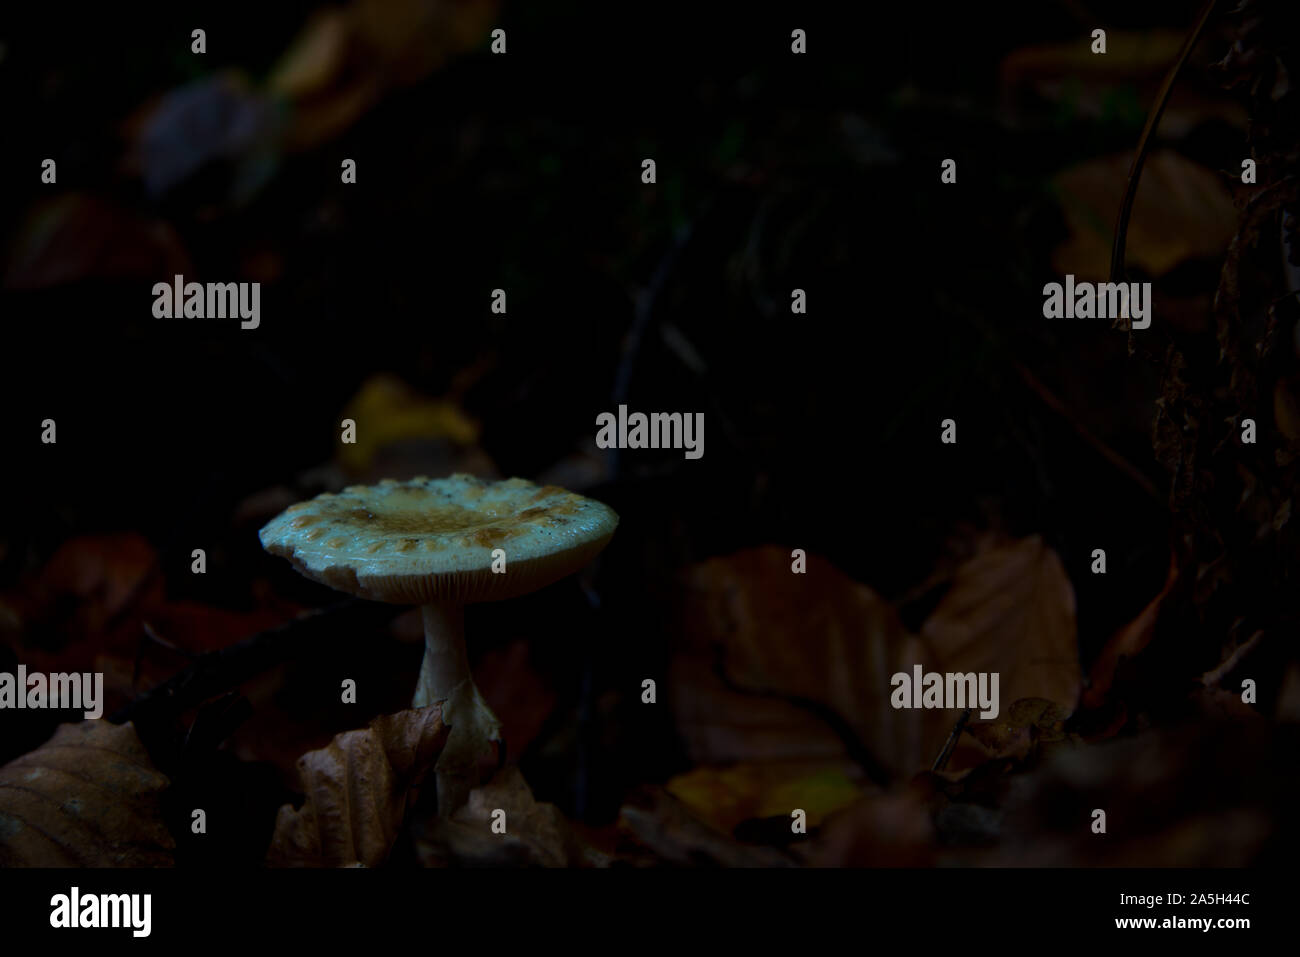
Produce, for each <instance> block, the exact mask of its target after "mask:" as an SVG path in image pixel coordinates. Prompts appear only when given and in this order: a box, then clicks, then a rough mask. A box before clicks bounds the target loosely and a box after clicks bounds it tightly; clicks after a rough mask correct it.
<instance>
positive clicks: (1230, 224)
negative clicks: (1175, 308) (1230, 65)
mask: <svg viewBox="0 0 1300 957" xmlns="http://www.w3.org/2000/svg"><path fill="white" fill-rule="evenodd" d="M1132 159H1133V158H1132V156H1131V155H1129V154H1128V153H1121V154H1118V155H1112V156H1105V157H1101V158H1099V159H1092V160H1088V161H1086V162H1083V163H1080V164H1078V165H1076V166H1072V167H1070V168H1069V169H1066V170H1063V171H1062V172H1060V173H1057V174H1056V176H1054V177H1053V179H1052V187H1053V189H1054V190H1055V192H1056V194H1057V196H1058V198H1059V199H1060V202H1061V205H1062V208H1063V210H1064V212H1065V220H1066V225H1067V228H1068V229H1069V230H1070V236H1069V239H1067V240H1066V241H1065V242H1064V243H1063V244H1062V245H1061V246H1059V247H1058V248H1057V249H1056V250H1055V251H1054V252H1053V254H1052V268H1053V269H1054V270H1055V271H1056V272H1057V273H1059V274H1061V275H1065V274H1066V273H1073V274H1074V275H1075V277H1076V278H1077V279H1079V280H1088V281H1105V280H1107V279H1109V278H1110V256H1111V244H1112V242H1113V240H1114V230H1115V220H1116V217H1117V216H1118V215H1119V208H1120V203H1121V202H1122V200H1123V197H1124V189H1125V186H1126V185H1127V182H1128V171H1129V166H1130V164H1131V163H1132ZM1236 223H1237V212H1236V208H1235V207H1234V206H1233V203H1232V193H1231V192H1230V191H1229V189H1228V187H1227V186H1226V185H1225V184H1224V182H1223V179H1222V177H1220V176H1218V175H1216V174H1215V173H1213V172H1211V171H1210V170H1208V169H1206V168H1205V167H1203V166H1201V165H1200V164H1198V163H1194V162H1192V161H1191V160H1189V159H1186V158H1185V157H1183V156H1181V155H1180V154H1178V153H1175V152H1173V151H1172V150H1158V151H1156V152H1153V153H1152V154H1151V155H1150V156H1148V157H1147V160H1146V164H1145V166H1144V167H1143V169H1142V181H1141V183H1140V184H1139V186H1138V192H1137V197H1136V199H1135V200H1134V203H1133V213H1132V217H1131V218H1130V220H1129V227H1128V238H1127V240H1126V243H1125V248H1126V256H1127V260H1128V262H1129V263H1130V264H1132V265H1134V266H1137V267H1139V268H1140V269H1142V271H1143V272H1145V273H1146V274H1147V275H1148V276H1151V277H1152V278H1155V279H1158V278H1160V277H1161V276H1163V275H1165V274H1166V273H1168V272H1169V271H1171V270H1172V269H1173V268H1174V267H1175V266H1177V265H1179V264H1180V263H1183V262H1185V261H1187V260H1190V259H1219V258H1222V256H1223V255H1224V253H1225V252H1226V251H1227V248H1228V243H1229V242H1231V241H1232V237H1233V232H1234V230H1235V228H1236Z"/></svg>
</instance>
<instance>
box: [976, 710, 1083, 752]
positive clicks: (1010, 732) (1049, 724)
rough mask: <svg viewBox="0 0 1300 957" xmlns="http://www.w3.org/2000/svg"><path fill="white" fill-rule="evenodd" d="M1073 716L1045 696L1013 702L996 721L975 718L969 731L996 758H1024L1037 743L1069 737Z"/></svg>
mask: <svg viewBox="0 0 1300 957" xmlns="http://www.w3.org/2000/svg"><path fill="white" fill-rule="evenodd" d="M1068 717H1069V715H1068V714H1067V713H1066V712H1065V711H1064V710H1063V709H1061V708H1060V707H1059V706H1057V705H1055V704H1053V703H1052V702H1050V701H1045V700H1044V699H1042V698H1025V699H1023V700H1020V701H1016V702H1013V703H1012V705H1011V707H1009V708H1006V709H1004V710H1003V713H1002V716H1001V717H999V718H998V719H997V720H996V721H972V722H971V723H970V724H969V725H967V726H966V731H967V732H968V733H969V734H970V736H971V737H972V738H974V739H975V740H976V741H978V742H979V743H980V744H981V745H983V746H984V748H985V749H986V750H987V751H988V753H989V756H990V757H995V758H1004V757H1011V758H1023V757H1025V756H1026V755H1027V754H1028V753H1029V752H1030V750H1032V748H1033V746H1034V744H1035V743H1037V742H1040V741H1041V742H1044V743H1051V742H1056V741H1064V740H1065V727H1064V724H1065V719H1066V718H1068Z"/></svg>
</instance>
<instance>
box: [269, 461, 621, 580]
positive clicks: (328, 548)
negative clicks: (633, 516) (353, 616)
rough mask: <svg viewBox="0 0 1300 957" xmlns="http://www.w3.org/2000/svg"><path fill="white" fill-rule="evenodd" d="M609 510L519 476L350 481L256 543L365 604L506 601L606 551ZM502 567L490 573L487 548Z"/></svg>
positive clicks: (294, 512) (281, 520)
mask: <svg viewBox="0 0 1300 957" xmlns="http://www.w3.org/2000/svg"><path fill="white" fill-rule="evenodd" d="M617 525H618V515H617V514H615V512H614V510H613V509H611V508H609V507H608V506H607V505H602V504H601V503H600V502H597V501H594V500H592V499H589V498H583V497H582V496H581V495H575V494H574V493H573V492H568V491H565V490H564V489H562V488H558V487H557V486H554V485H546V486H541V487H539V486H537V485H534V484H533V483H532V482H527V481H525V480H523V479H518V478H513V479H508V480H507V481H504V482H485V481H483V480H481V479H477V478H474V477H473V476H470V475H453V476H451V477H450V478H441V479H428V478H425V477H423V476H420V477H417V478H414V479H411V480H410V481H406V482H398V481H395V480H393V479H384V480H383V481H382V482H380V483H379V484H378V485H352V486H349V487H348V488H345V489H344V490H343V491H342V492H338V493H333V492H326V493H325V494H323V495H318V496H316V497H315V498H313V499H311V500H309V501H306V502H299V503H298V504H297V505H291V506H289V507H288V508H287V509H285V510H284V511H283V512H281V513H280V514H279V515H277V516H276V517H275V518H273V519H272V520H271V521H270V522H268V523H267V524H266V526H265V527H264V528H263V529H262V530H261V532H260V533H259V537H260V538H261V540H262V547H263V548H265V549H266V550H267V551H268V552H270V553H271V554H273V555H279V556H281V557H283V558H287V559H289V561H291V562H293V564H294V567H295V568H297V569H298V571H299V572H300V573H301V574H303V575H305V576H306V577H308V578H310V579H312V580H313V581H318V582H321V583H322V584H325V585H329V586H330V587H331V588H335V589H337V590H339V591H342V592H348V593H349V594H353V595H357V596H359V597H362V598H369V599H371V600H373V601H384V602H392V603H395V604H404V605H425V604H430V603H443V602H447V603H457V604H465V603H469V602H479V601H495V600H497V599H501V598H512V597H514V596H516V595H523V594H526V593H528V592H531V591H534V590H536V589H538V588H541V587H542V586H544V585H549V584H550V583H551V582H553V581H558V580H559V579H561V578H563V577H565V576H566V575H569V574H572V573H573V572H575V571H577V570H578V569H579V568H581V567H582V566H583V565H585V564H587V562H589V561H591V559H592V558H594V557H595V555H596V553H597V552H599V551H600V550H601V549H602V548H604V547H605V544H606V543H607V542H608V541H609V539H610V537H611V536H612V535H613V534H614V528H615V526H617ZM497 548H500V549H503V550H504V551H505V558H506V564H505V571H504V572H502V573H496V572H493V571H492V565H493V559H492V552H493V550H494V549H497Z"/></svg>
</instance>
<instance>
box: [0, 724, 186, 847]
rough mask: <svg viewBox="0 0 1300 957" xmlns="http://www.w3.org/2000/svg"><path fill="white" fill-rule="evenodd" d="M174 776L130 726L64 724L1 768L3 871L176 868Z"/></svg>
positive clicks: (0, 795) (0, 822)
mask: <svg viewBox="0 0 1300 957" xmlns="http://www.w3.org/2000/svg"><path fill="white" fill-rule="evenodd" d="M169 783H170V782H168V780H167V777H166V776H165V775H164V774H162V773H161V772H159V771H158V770H157V769H156V768H154V767H153V765H152V764H151V763H150V761H149V755H148V753H147V752H146V751H145V749H144V745H142V744H141V743H140V739H139V737H137V735H136V733H135V728H134V727H133V726H132V725H131V724H130V723H127V724H122V725H116V724H110V723H109V722H107V721H83V722H78V723H76V724H61V725H59V727H58V729H57V730H56V731H55V732H54V736H53V737H52V738H50V740H49V741H47V742H45V744H43V745H41V746H40V747H39V748H37V749H36V750H35V751H31V752H29V753H27V754H24V755H23V756H22V757H19V758H15V759H14V760H13V761H10V762H9V763H8V764H6V765H5V766H4V767H0V867H170V866H171V865H172V864H173V853H174V851H175V848H176V845H175V842H174V841H173V840H172V836H171V834H170V833H169V832H168V830H167V827H166V826H165V825H164V823H163V816H162V805H161V797H162V792H163V791H165V790H166V789H167V787H168V786H169Z"/></svg>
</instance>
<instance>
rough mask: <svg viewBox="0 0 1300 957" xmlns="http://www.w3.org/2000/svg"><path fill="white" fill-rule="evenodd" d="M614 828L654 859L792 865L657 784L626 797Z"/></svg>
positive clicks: (779, 853) (723, 864) (690, 863)
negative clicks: (694, 812)
mask: <svg viewBox="0 0 1300 957" xmlns="http://www.w3.org/2000/svg"><path fill="white" fill-rule="evenodd" d="M618 829H619V832H620V833H621V834H623V835H624V836H625V837H626V838H628V839H629V840H631V841H633V842H635V843H636V844H639V845H641V846H643V847H645V848H647V849H648V850H650V851H651V852H652V853H653V854H654V856H655V858H656V859H657V860H658V861H662V862H665V863H669V864H675V865H679V866H700V865H712V866H715V867H718V866H720V867H793V866H794V865H795V864H796V863H797V862H796V860H795V859H794V858H793V857H791V856H789V855H788V854H786V853H784V852H783V851H779V850H777V849H776V848H771V847H761V846H755V845H751V844H743V843H741V842H740V841H737V840H734V839H733V838H731V837H728V836H727V835H726V834H723V833H722V832H720V831H718V830H717V829H716V828H713V827H710V826H709V825H707V824H705V823H704V822H702V821H700V820H699V819H697V818H696V817H695V816H694V815H692V814H691V812H690V810H689V809H688V808H687V807H686V805H685V804H683V803H682V802H681V801H679V800H677V799H676V798H674V797H673V796H672V795H671V794H669V793H668V792H666V791H664V790H663V789H662V788H657V787H643V788H640V789H638V790H637V791H635V792H634V793H633V794H632V795H631V796H630V797H629V798H628V800H627V801H626V802H625V803H624V805H623V807H622V808H620V809H619V813H618Z"/></svg>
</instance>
